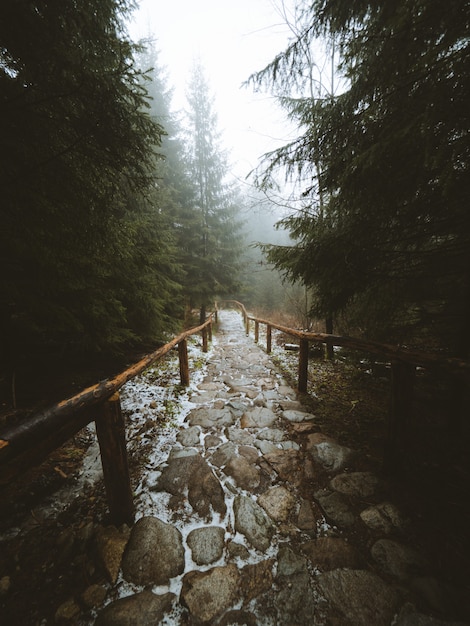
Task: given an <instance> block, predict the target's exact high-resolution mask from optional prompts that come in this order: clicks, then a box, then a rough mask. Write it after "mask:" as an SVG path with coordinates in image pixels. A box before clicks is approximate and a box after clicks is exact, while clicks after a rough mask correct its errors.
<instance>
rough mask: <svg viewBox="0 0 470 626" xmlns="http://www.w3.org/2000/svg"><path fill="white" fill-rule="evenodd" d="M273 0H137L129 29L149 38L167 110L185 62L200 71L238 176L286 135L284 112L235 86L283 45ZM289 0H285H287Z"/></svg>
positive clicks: (178, 101) (184, 76) (180, 86)
mask: <svg viewBox="0 0 470 626" xmlns="http://www.w3.org/2000/svg"><path fill="white" fill-rule="evenodd" d="M274 2H275V0H173V1H172V0H140V2H139V4H140V9H139V11H138V12H136V13H135V18H134V21H133V24H131V25H130V27H129V30H130V33H131V35H132V36H133V37H134V38H136V39H138V38H147V37H148V36H149V34H150V35H153V36H154V37H155V38H156V45H157V49H159V50H160V58H159V59H160V63H161V64H162V65H163V66H165V67H166V68H167V70H168V74H169V85H170V86H172V87H173V88H174V89H175V93H174V99H173V108H174V109H176V110H179V109H182V108H184V107H185V91H186V86H187V84H188V80H189V75H190V74H189V73H190V69H191V66H192V64H193V60H194V59H195V58H199V59H200V60H201V62H202V65H203V66H204V68H205V70H206V76H207V79H208V81H209V84H210V88H211V91H212V93H213V95H214V96H215V106H216V109H217V114H218V119H219V129H220V130H221V131H222V135H223V141H224V144H225V145H226V147H227V148H228V150H229V154H230V161H231V163H233V169H234V170H235V173H236V175H237V176H238V177H240V178H244V177H245V176H246V174H247V173H248V172H249V171H250V170H251V169H253V168H254V167H255V166H256V165H257V162H258V158H259V157H260V156H261V155H262V154H263V153H265V152H267V151H269V150H271V149H273V148H275V147H276V146H279V145H282V144H283V143H285V142H286V141H287V140H288V139H289V136H288V135H289V127H288V124H287V123H286V122H285V119H284V113H283V112H282V110H281V109H280V108H279V107H278V106H277V105H276V104H275V103H274V102H273V100H272V98H271V97H270V96H269V94H266V93H260V94H255V93H253V89H252V88H251V87H250V88H242V87H241V84H242V83H243V82H244V81H245V80H246V79H247V78H248V76H249V75H250V74H251V73H252V72H255V71H257V70H260V69H262V68H263V67H265V65H267V64H268V63H269V62H270V61H271V60H272V59H273V58H274V56H275V55H276V54H277V53H278V52H280V51H281V50H283V49H284V48H285V46H286V44H287V41H288V29H287V26H285V25H284V24H283V23H282V19H281V18H280V17H279V15H278V14H277V12H276V10H275V7H274V6H273V5H274ZM289 2H291V3H292V0H289Z"/></svg>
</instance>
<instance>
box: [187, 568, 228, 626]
mask: <svg viewBox="0 0 470 626" xmlns="http://www.w3.org/2000/svg"><path fill="white" fill-rule="evenodd" d="M239 592H240V574H239V572H238V568H237V566H236V565H233V564H230V565H226V566H224V567H214V568H213V569H210V570H208V571H207V572H199V571H193V572H188V573H187V574H185V576H184V578H183V586H182V589H181V596H180V600H181V602H182V603H183V604H184V605H185V606H186V607H187V608H188V609H189V612H190V613H191V616H192V618H193V619H194V620H195V621H196V623H199V622H212V620H214V618H215V617H217V616H218V615H220V614H221V613H223V612H224V611H226V610H227V609H228V608H229V607H230V606H231V605H232V604H234V603H235V602H236V600H237V599H238V597H239Z"/></svg>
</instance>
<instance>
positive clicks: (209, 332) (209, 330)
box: [207, 319, 212, 343]
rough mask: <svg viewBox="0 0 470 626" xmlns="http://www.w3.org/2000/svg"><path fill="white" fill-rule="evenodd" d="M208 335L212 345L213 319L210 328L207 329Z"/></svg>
mask: <svg viewBox="0 0 470 626" xmlns="http://www.w3.org/2000/svg"><path fill="white" fill-rule="evenodd" d="M207 333H208V339H209V342H211V343H212V319H211V321H210V322H209V326H208V327H207Z"/></svg>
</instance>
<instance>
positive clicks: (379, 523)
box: [360, 502, 408, 535]
mask: <svg viewBox="0 0 470 626" xmlns="http://www.w3.org/2000/svg"><path fill="white" fill-rule="evenodd" d="M360 517H361V519H362V521H363V522H364V524H366V526H368V527H369V528H372V529H373V530H377V531H378V532H380V533H384V534H385V535H389V534H390V533H391V532H393V531H394V530H399V531H403V530H404V529H405V528H406V526H407V525H408V520H407V519H406V518H405V517H404V516H403V515H402V514H401V513H400V511H399V509H398V508H397V507H396V506H395V505H394V504H391V503H390V502H382V503H381V504H377V505H376V506H372V507H369V508H368V509H365V510H364V511H362V512H361V514H360Z"/></svg>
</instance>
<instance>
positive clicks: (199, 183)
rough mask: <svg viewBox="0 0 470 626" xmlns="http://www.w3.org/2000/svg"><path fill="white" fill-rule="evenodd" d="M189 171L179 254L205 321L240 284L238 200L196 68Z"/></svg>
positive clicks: (190, 103)
mask: <svg viewBox="0 0 470 626" xmlns="http://www.w3.org/2000/svg"><path fill="white" fill-rule="evenodd" d="M187 101H188V112H187V126H188V128H187V145H188V150H187V155H186V159H187V167H188V171H189V177H190V180H191V183H192V185H193V189H194V198H193V205H192V207H191V208H192V216H191V217H190V219H189V220H188V221H187V222H186V223H183V224H182V225H181V232H180V250H181V251H182V253H183V261H184V267H185V270H186V280H185V288H186V291H187V294H188V295H189V301H190V305H191V306H192V307H199V309H200V313H201V319H203V318H204V317H205V310H206V307H207V306H208V305H209V304H211V302H212V300H213V299H214V298H215V297H216V296H221V295H224V294H228V293H230V292H232V291H234V289H235V288H236V285H237V281H238V275H237V272H238V257H239V253H240V243H241V238H240V234H239V231H240V222H239V220H238V219H237V212H238V210H239V204H240V200H239V199H238V198H237V191H236V189H235V188H234V187H233V186H231V185H230V184H229V183H228V181H227V175H228V165H227V159H226V155H225V154H224V151H223V150H222V149H221V147H220V135H219V132H218V129H217V116H216V114H215V112H214V107H213V99H212V97H211V94H210V91H209V85H208V83H207V80H206V78H205V76H204V71H203V68H202V66H201V65H200V64H199V63H195V64H194V67H193V70H192V77H191V80H190V83H189V86H188V93H187Z"/></svg>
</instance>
